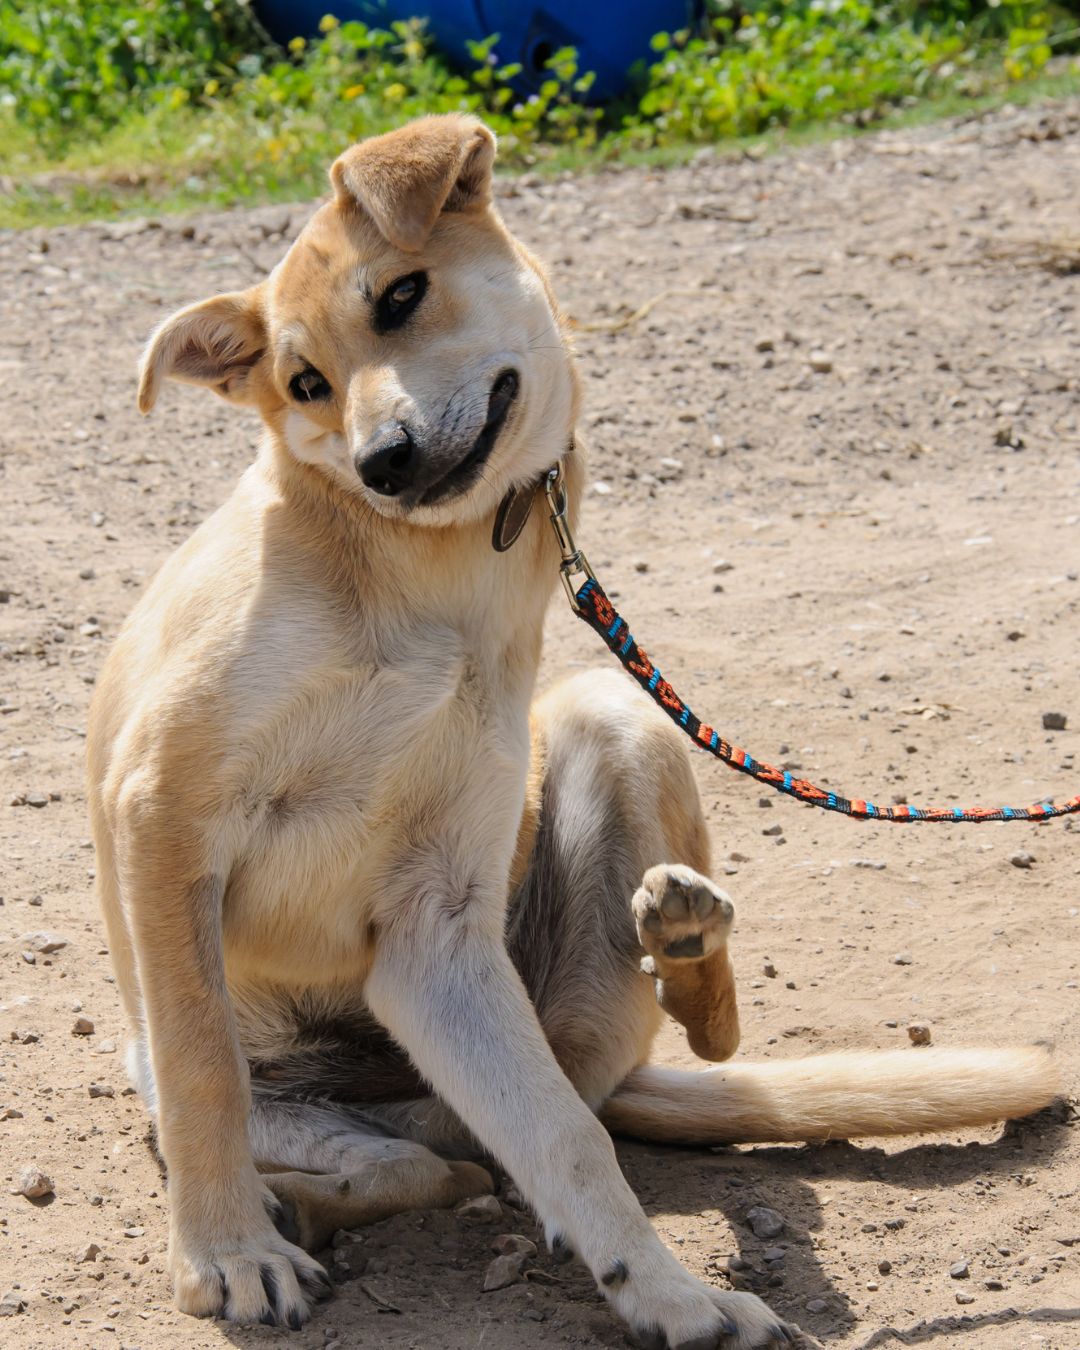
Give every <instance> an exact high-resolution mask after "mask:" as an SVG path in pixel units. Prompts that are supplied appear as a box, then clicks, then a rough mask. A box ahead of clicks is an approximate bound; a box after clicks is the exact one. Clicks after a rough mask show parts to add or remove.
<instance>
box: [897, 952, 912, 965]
mask: <svg viewBox="0 0 1080 1350" xmlns="http://www.w3.org/2000/svg"><path fill="white" fill-rule="evenodd" d="M892 963H893V965H894V966H910V965H911V963H912V955H911V953H910V952H897V953H896V955H895V956H894V957H893V959H892Z"/></svg>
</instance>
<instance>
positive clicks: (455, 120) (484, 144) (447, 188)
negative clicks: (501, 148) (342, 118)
mask: <svg viewBox="0 0 1080 1350" xmlns="http://www.w3.org/2000/svg"><path fill="white" fill-rule="evenodd" d="M494 159H495V137H494V136H493V135H492V133H491V132H490V131H489V130H488V128H487V127H486V126H484V124H483V122H481V121H480V120H479V118H476V117H468V116H463V115H460V114H457V113H446V114H444V115H443V116H439V117H422V118H420V119H419V121H416V122H410V123H409V125H408V126H404V127H401V128H400V129H399V130H398V131H390V132H387V134H386V135H385V136H375V137H373V138H372V139H371V140H367V141H361V142H360V144H359V145H354V146H352V147H351V148H350V149H348V150H346V151H345V153H344V154H343V155H341V156H340V158H338V159H337V160H336V161H335V162H334V164H333V166H332V167H331V169H330V181H331V183H332V184H333V185H334V193H335V195H336V197H337V202H338V205H339V206H341V207H342V208H343V209H345V210H349V209H355V208H356V207H357V206H359V207H361V208H362V209H363V210H364V211H366V212H367V213H368V215H370V217H371V219H372V220H373V221H374V222H375V225H376V226H377V227H378V230H379V233H380V234H381V235H382V236H383V238H384V239H386V240H387V241H388V242H389V243H391V244H393V245H394V247H395V248H399V249H401V250H402V251H403V252H405V253H418V252H419V251H420V249H422V248H423V247H424V244H425V243H426V242H427V238H428V235H429V234H430V233H431V231H432V229H433V228H434V226H435V222H436V220H437V219H438V218H439V214H440V212H442V211H472V210H483V209H485V208H486V207H488V206H490V204H491V165H492V161H493V160H494Z"/></svg>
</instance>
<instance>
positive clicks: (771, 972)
mask: <svg viewBox="0 0 1080 1350" xmlns="http://www.w3.org/2000/svg"><path fill="white" fill-rule="evenodd" d="M762 973H763V974H764V975H765V977H766V978H767V979H770V980H775V979H776V976H777V970H776V967H775V966H774V965H773V963H772V962H771V961H766V962H765V965H764V967H763V971H762Z"/></svg>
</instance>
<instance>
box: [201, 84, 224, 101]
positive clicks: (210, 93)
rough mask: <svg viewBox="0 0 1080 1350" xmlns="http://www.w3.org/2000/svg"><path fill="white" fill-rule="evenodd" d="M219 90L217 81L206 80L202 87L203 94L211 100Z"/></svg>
mask: <svg viewBox="0 0 1080 1350" xmlns="http://www.w3.org/2000/svg"><path fill="white" fill-rule="evenodd" d="M220 88H221V85H220V84H218V82H217V80H207V81H206V83H205V84H204V85H203V93H204V94H205V95H206V97H207V98H213V97H214V95H215V94H216V93H217V91H218V90H219V89H220Z"/></svg>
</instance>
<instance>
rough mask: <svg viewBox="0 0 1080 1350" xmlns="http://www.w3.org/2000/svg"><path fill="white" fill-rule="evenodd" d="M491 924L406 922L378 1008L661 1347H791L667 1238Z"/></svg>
mask: <svg viewBox="0 0 1080 1350" xmlns="http://www.w3.org/2000/svg"><path fill="white" fill-rule="evenodd" d="M433 914H436V915H437V916H439V917H433ZM478 917H479V916H473V915H470V914H469V913H468V912H465V913H461V912H460V910H455V909H454V908H453V907H450V906H446V907H445V908H444V907H442V906H439V905H438V903H437V902H433V903H432V904H431V905H430V907H429V906H425V912H424V914H423V916H422V917H419V918H417V915H416V912H415V910H413V911H412V913H411V915H410V917H409V918H408V919H406V918H405V916H404V915H399V916H395V920H394V921H392V923H391V924H390V925H388V926H387V927H386V928H385V929H383V930H382V931H381V932H380V934H379V937H378V941H377V954H376V958H375V964H374V966H373V968H372V971H371V974H370V976H369V979H368V982H367V986H366V991H365V992H366V996H367V998H368V1001H369V1004H370V1006H371V1008H372V1010H373V1012H374V1013H375V1014H376V1016H377V1017H379V1018H380V1020H381V1021H382V1022H383V1023H384V1024H385V1025H386V1026H387V1027H388V1028H389V1029H390V1031H391V1032H392V1033H393V1034H394V1035H395V1036H396V1037H397V1038H398V1039H399V1040H400V1041H401V1043H402V1044H403V1045H404V1046H405V1048H406V1049H407V1050H408V1052H409V1054H410V1055H411V1056H412V1058H413V1060H414V1062H415V1064H416V1066H417V1068H418V1069H419V1070H420V1072H421V1073H422V1074H423V1075H424V1076H425V1077H426V1078H427V1079H428V1081H429V1082H430V1083H431V1084H432V1086H433V1087H434V1089H435V1091H436V1092H437V1093H438V1094H439V1095H440V1096H441V1097H442V1098H443V1100H444V1101H446V1102H447V1103H448V1104H449V1105H450V1106H451V1107H453V1109H454V1110H455V1111H456V1112H457V1113H458V1115H459V1116H460V1117H461V1119H462V1120H463V1121H464V1122H465V1123H466V1125H468V1127H469V1128H470V1129H471V1130H472V1132H473V1133H474V1134H475V1135H476V1137H477V1138H478V1139H479V1140H480V1141H481V1143H482V1144H483V1145H484V1146H485V1148H487V1149H488V1150H490V1152H491V1154H492V1155H493V1156H494V1157H495V1158H496V1159H498V1161H499V1162H500V1163H502V1165H503V1166H504V1167H506V1169H507V1170H508V1171H509V1172H510V1173H511V1174H512V1175H513V1177H514V1179H515V1180H516V1181H517V1183H518V1185H519V1186H520V1187H521V1189H522V1191H523V1192H524V1193H525V1195H526V1196H528V1198H529V1200H530V1201H531V1203H532V1204H533V1205H534V1206H535V1208H536V1210H537V1212H538V1213H539V1215H540V1217H541V1219H542V1221H543V1223H544V1225H545V1229H546V1232H547V1235H548V1239H549V1241H554V1240H556V1239H562V1240H563V1241H565V1242H566V1243H567V1244H568V1245H569V1246H570V1247H572V1248H573V1250H574V1251H576V1252H577V1253H578V1254H579V1255H580V1256H581V1258H582V1260H583V1261H584V1262H585V1263H586V1265H587V1266H588V1267H589V1269H590V1270H591V1271H592V1273H593V1275H594V1276H595V1278H596V1280H597V1281H598V1283H599V1285H600V1287H601V1288H602V1289H603V1291H604V1292H605V1293H606V1294H607V1296H608V1297H609V1299H610V1300H611V1301H612V1303H613V1304H614V1305H615V1307H616V1308H617V1309H618V1311H619V1313H620V1314H621V1315H622V1316H623V1317H624V1318H625V1319H626V1321H627V1322H629V1323H630V1325H631V1326H632V1327H633V1328H634V1329H635V1330H636V1331H637V1332H639V1333H641V1334H643V1335H644V1336H646V1337H647V1338H651V1339H650V1340H649V1341H648V1343H649V1344H650V1345H653V1346H656V1347H661V1346H668V1347H672V1350H676V1348H677V1350H712V1348H713V1347H715V1346H720V1345H724V1346H732V1347H739V1350H750V1347H758V1346H767V1345H770V1344H772V1343H773V1342H774V1341H778V1340H786V1339H787V1338H788V1333H787V1331H786V1329H785V1328H784V1326H783V1325H782V1324H781V1322H780V1321H779V1319H777V1318H776V1317H775V1316H774V1315H773V1314H772V1313H771V1312H770V1311H769V1309H768V1308H767V1307H766V1306H765V1305H764V1304H763V1303H762V1302H761V1301H760V1300H759V1299H757V1298H755V1297H754V1296H753V1295H752V1294H742V1293H735V1294H733V1293H728V1292H726V1291H721V1290H716V1289H713V1288H711V1287H710V1286H708V1285H706V1284H704V1283H703V1282H702V1281H700V1280H697V1279H696V1278H694V1277H693V1276H692V1275H690V1273H689V1272H688V1271H686V1270H684V1269H683V1267H682V1266H681V1265H680V1264H679V1262H678V1261H677V1260H676V1259H675V1257H674V1256H673V1255H672V1253H671V1252H670V1251H668V1249H667V1248H666V1247H665V1246H664V1245H663V1244H662V1243H661V1242H660V1240H659V1238H658V1237H657V1235H656V1233H655V1232H654V1231H653V1229H652V1227H651V1225H650V1224H649V1221H648V1219H646V1217H645V1215H644V1213H643V1212H642V1209H641V1207H640V1205H639V1204H638V1202H637V1199H636V1198H635V1196H634V1194H633V1192H632V1191H631V1190H630V1187H629V1186H628V1185H627V1183H626V1180H625V1179H624V1177H623V1175H622V1172H621V1171H620V1169H619V1165H618V1162H617V1160H616V1158H615V1151H614V1148H613V1146H612V1143H611V1138H610V1136H609V1135H608V1133H607V1131H606V1130H605V1129H604V1128H603V1126H602V1125H601V1124H600V1123H599V1121H598V1120H597V1119H596V1117H595V1116H594V1115H593V1114H592V1113H591V1112H590V1111H589V1109H588V1108H587V1107H586V1105H585V1103H584V1102H583V1101H582V1099H581V1098H580V1097H579V1096H578V1095H577V1093H576V1092H575V1091H574V1088H573V1087H572V1085H571V1084H570V1082H569V1080H568V1079H567V1078H566V1077H565V1076H564V1075H563V1073H562V1071H561V1069H560V1068H559V1066H558V1064H557V1063H556V1061H555V1058H554V1056H553V1054H552V1052H551V1049H550V1047H549V1046H548V1043H547V1041H546V1039H545V1037H544V1034H543V1031H542V1029H541V1027H540V1024H539V1022H538V1020H537V1017H536V1014H535V1012H534V1010H533V1007H532V1004H531V1003H530V1002H529V999H528V996H527V995H526V992H525V989H524V987H523V985H522V983H521V981H520V979H519V978H518V975H517V972H516V970H515V969H514V967H513V965H512V964H511V961H510V958H509V957H508V955H507V954H506V951H505V948H504V947H503V944H502V942H501V935H500V934H499V933H498V932H492V927H493V925H491V924H490V923H487V924H482V923H479V922H476V919H477V918H478ZM413 920H416V921H415V922H414V921H413ZM727 1337H731V1338H732V1339H731V1340H727V1339H726V1338H727Z"/></svg>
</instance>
